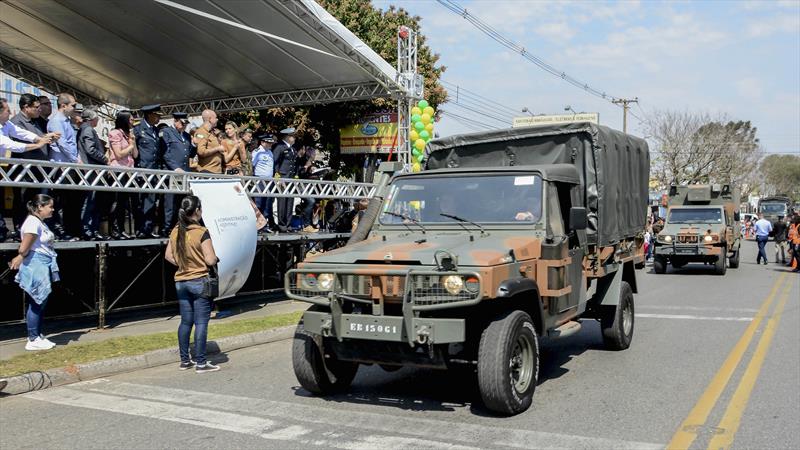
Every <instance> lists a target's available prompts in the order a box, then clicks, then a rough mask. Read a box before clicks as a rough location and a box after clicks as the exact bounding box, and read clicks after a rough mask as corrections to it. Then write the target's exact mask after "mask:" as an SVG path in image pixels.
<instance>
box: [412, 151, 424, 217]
mask: <svg viewBox="0 0 800 450" xmlns="http://www.w3.org/2000/svg"><path fill="white" fill-rule="evenodd" d="M420 170H422V166H420V165H419V163H418V162H415V163H414V164H412V165H411V171H412V172H419V171H420ZM416 203H417V206H415V209H419V206H418V205H419V202H416Z"/></svg>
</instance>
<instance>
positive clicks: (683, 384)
mask: <svg viewBox="0 0 800 450" xmlns="http://www.w3.org/2000/svg"><path fill="white" fill-rule="evenodd" d="M754 260H755V245H754V244H753V243H752V242H748V243H747V244H746V246H745V248H744V252H743V256H742V264H741V267H740V268H739V269H736V270H734V269H730V270H729V271H728V274H727V275H726V276H724V277H719V276H715V275H712V274H711V273H710V271H709V270H705V269H704V268H703V267H702V266H699V267H691V266H689V267H687V268H686V269H684V270H681V271H674V270H670V271H669V272H668V273H667V274H665V275H655V274H653V273H652V272H651V271H650V267H649V266H648V268H647V269H646V270H645V271H640V272H639V283H640V293H639V294H637V295H636V323H635V334H634V339H633V344H632V346H631V348H630V349H628V350H627V351H623V352H608V351H605V350H603V349H602V347H601V338H600V331H599V329H598V327H597V326H596V325H595V324H594V323H588V322H584V327H583V329H582V330H581V331H580V332H579V333H578V334H576V335H574V336H571V337H569V338H566V339H563V340H561V341H550V342H547V341H544V342H542V358H543V360H542V368H541V375H540V382H539V386H538V388H537V391H536V395H535V397H534V404H533V406H532V408H531V409H530V410H529V411H527V412H526V413H523V414H520V415H518V416H515V417H510V418H501V417H496V416H493V415H492V414H490V413H488V412H487V411H486V410H485V409H484V408H483V407H482V406H481V404H480V402H479V400H478V399H479V395H478V393H477V391H476V390H475V388H474V387H473V385H472V384H471V382H470V380H463V379H458V378H456V377H454V375H453V374H448V373H447V372H440V371H434V370H412V369H402V370H400V371H397V372H394V373H386V372H384V371H383V370H382V369H380V368H377V367H362V368H361V369H360V371H359V374H358V376H357V378H356V380H355V381H354V383H353V387H352V389H351V391H350V392H349V393H347V394H344V395H340V396H336V397H331V398H316V397H312V396H310V395H309V394H308V393H307V392H305V391H304V390H303V389H301V388H299V386H298V383H297V381H296V380H295V378H294V375H293V373H292V369H291V359H290V350H291V344H290V341H282V342H278V343H274V344H268V345H264V346H259V347H252V348H248V349H245V350H240V351H236V352H232V353H230V354H227V355H220V356H219V357H218V358H217V362H218V363H220V364H221V366H222V369H223V370H221V371H219V372H216V373H210V374H203V375H197V374H194V373H193V372H179V371H178V370H177V368H176V367H174V366H164V367H159V368H154V369H149V370H143V371H140V372H136V373H129V374H124V375H119V376H115V377H110V378H107V379H100V380H93V381H89V382H84V383H80V384H76V385H71V386H65V387H61V388H54V389H49V390H45V391H40V392H36V393H31V394H26V395H22V396H17V397H12V398H4V399H0V424H2V431H0V447H2V448H63V447H76V446H80V447H82V448H103V449H105V448H148V449H150V448H189V447H192V448H215V449H219V448H307V447H324V448H347V449H359V448H370V449H372V448H453V447H456V448H461V447H471V448H556V447H558V448H637V449H639V448H663V447H665V446H667V445H668V444H670V443H672V445H674V446H678V447H686V446H690V447H691V448H725V447H728V446H731V445H732V446H733V447H734V448H759V449H766V448H775V449H785V448H800V427H798V424H800V349H799V348H798V346H799V345H800V327H799V326H798V325H800V315H799V313H798V304H799V303H800V275H797V274H785V272H784V271H783V269H782V268H779V267H777V266H776V265H775V264H770V265H769V266H757V265H755V263H754Z"/></svg>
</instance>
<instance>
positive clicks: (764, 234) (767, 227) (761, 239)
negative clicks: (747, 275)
mask: <svg viewBox="0 0 800 450" xmlns="http://www.w3.org/2000/svg"><path fill="white" fill-rule="evenodd" d="M755 228H756V242H757V243H758V256H756V264H761V259H762V258H763V259H764V265H765V266H766V265H767V250H766V248H765V247H766V246H767V241H768V240H769V234H770V233H772V224H771V223H770V221H769V220H767V219H765V218H764V214H760V213H759V214H758V221H757V222H756V226H755Z"/></svg>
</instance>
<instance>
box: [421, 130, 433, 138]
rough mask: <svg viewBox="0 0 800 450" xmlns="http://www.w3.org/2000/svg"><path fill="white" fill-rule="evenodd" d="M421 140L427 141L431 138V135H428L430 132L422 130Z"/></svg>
mask: <svg viewBox="0 0 800 450" xmlns="http://www.w3.org/2000/svg"><path fill="white" fill-rule="evenodd" d="M419 137H420V139H425V140H426V141H427V140H428V139H430V138H431V134H430V133H428V130H422V131H420V132H419Z"/></svg>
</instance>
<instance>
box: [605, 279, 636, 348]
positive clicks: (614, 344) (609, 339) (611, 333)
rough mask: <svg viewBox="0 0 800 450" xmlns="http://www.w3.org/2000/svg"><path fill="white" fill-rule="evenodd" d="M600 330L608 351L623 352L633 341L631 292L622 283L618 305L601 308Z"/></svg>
mask: <svg viewBox="0 0 800 450" xmlns="http://www.w3.org/2000/svg"><path fill="white" fill-rule="evenodd" d="M602 313H603V314H602V315H601V317H600V328H601V330H602V331H603V344H605V346H606V348H607V349H608V350H625V349H626V348H628V347H630V345H631V340H632V339H633V324H634V308H633V290H632V289H631V285H630V284H628V282H627V281H623V282H622V285H621V286H620V291H619V304H617V305H616V306H603V310H602Z"/></svg>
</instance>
